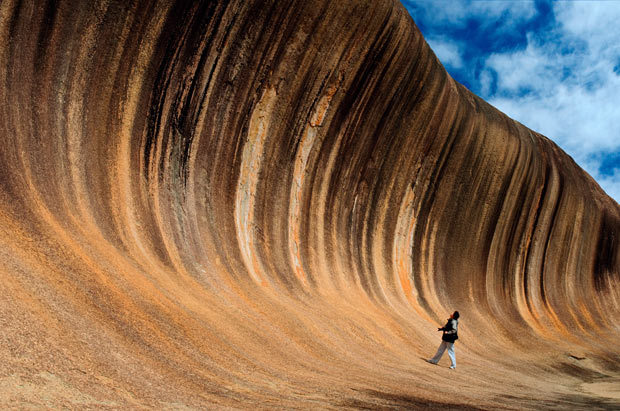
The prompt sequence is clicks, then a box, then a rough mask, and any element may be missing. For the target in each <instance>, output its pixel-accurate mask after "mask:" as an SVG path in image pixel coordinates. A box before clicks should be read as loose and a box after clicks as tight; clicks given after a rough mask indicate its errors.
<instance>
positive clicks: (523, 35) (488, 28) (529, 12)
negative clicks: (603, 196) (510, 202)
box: [402, 0, 620, 202]
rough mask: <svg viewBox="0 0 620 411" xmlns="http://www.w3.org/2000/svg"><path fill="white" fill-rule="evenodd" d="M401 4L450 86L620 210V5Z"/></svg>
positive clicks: (586, 1)
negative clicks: (554, 147)
mask: <svg viewBox="0 0 620 411" xmlns="http://www.w3.org/2000/svg"><path fill="white" fill-rule="evenodd" d="M402 2H403V4H404V5H405V7H406V8H407V10H409V13H410V14H411V16H412V17H413V19H414V21H415V22H416V24H417V25H418V27H419V28H420V30H421V31H422V34H424V37H425V38H426V40H427V41H428V43H429V44H430V46H431V48H432V49H433V51H434V52H435V54H437V57H439V59H440V60H441V62H442V63H443V65H444V66H445V67H446V69H447V70H448V72H449V73H450V74H451V75H452V77H454V78H455V79H456V80H457V81H459V82H460V83H462V84H464V85H465V86H466V87H467V88H469V89H470V90H471V91H472V92H474V93H475V94H477V95H479V96H480V97H482V98H484V99H485V100H486V101H488V102H489V103H491V104H492V105H494V106H495V107H497V108H498V109H500V110H501V111H503V112H504V113H506V114H508V115H509V116H510V117H512V118H514V119H515V120H517V121H519V122H521V123H523V124H524V125H526V126H527V127H529V128H531V129H533V130H536V131H538V132H540V133H541V134H544V135H545V136H547V137H549V138H550V139H552V140H553V141H555V142H556V143H557V144H558V145H559V146H560V147H562V149H564V151H566V152H567V153H568V154H569V155H570V156H571V157H573V158H574V159H575V161H576V162H577V163H578V164H579V165H580V166H581V167H583V168H584V169H585V170H586V171H587V172H588V173H589V174H590V175H591V176H592V177H594V179H595V180H596V181H597V182H598V183H599V184H600V185H601V187H602V188H603V189H604V190H605V191H606V192H607V193H608V194H609V195H610V196H611V197H613V198H614V199H615V200H616V201H618V202H620V1H614V0H607V1H596V0H578V1H577V0H576V1H549V0H531V1H530V0H516V1H508V0H402Z"/></svg>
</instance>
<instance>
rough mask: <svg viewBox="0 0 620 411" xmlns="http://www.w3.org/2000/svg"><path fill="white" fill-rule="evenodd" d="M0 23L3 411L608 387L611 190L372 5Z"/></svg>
mask: <svg viewBox="0 0 620 411" xmlns="http://www.w3.org/2000/svg"><path fill="white" fill-rule="evenodd" d="M0 45H1V46H0V81H1V82H2V86H1V87H0V133H1V136H2V141H1V144H0V253H1V261H2V263H1V264H0V276H1V281H0V321H1V322H2V323H1V330H2V331H1V332H0V336H1V338H2V341H1V343H0V355H1V359H2V361H0V403H1V404H2V405H3V407H5V406H33V407H42V406H45V407H109V408H126V407H130V408H136V407H137V408H139V407H154V408H181V407H184V406H187V407H190V408H194V407H195V408H199V407H205V406H206V407H214V408H219V407H233V408H236V407H239V408H245V407H249V406H259V407H272V406H273V407H286V408H298V407H299V408H316V407H335V408H340V407H353V408H356V407H370V408H381V407H394V408H401V407H410V408H416V407H425V406H430V407H441V406H446V407H450V406H460V407H471V408H476V407H481V408H502V407H506V408H541V407H542V408H544V407H558V406H559V407H580V406H586V405H587V404H590V405H597V404H598V406H601V407H607V406H609V407H612V406H617V405H618V401H620V400H618V399H617V398H616V399H614V398H613V396H614V395H617V391H616V394H614V393H613V392H612V391H613V390H614V388H613V387H616V388H615V389H616V390H617V386H618V385H617V384H618V377H619V375H620V357H619V355H618V349H617V346H618V345H617V343H618V339H619V338H620V322H619V316H620V290H619V288H620V287H619V286H620V273H619V267H620V265H619V262H620V209H619V207H618V205H617V204H616V203H615V202H614V201H613V200H611V199H610V198H609V197H607V195H605V194H604V193H603V191H601V189H600V188H599V186H598V185H597V184H596V183H595V182H594V181H593V180H592V179H591V178H590V177H589V176H588V175H587V174H586V173H584V172H583V171H582V170H581V169H580V168H579V167H578V166H577V165H576V164H575V163H574V162H573V161H572V160H571V158H569V157H568V156H567V155H566V154H564V153H563V152H562V151H561V150H560V149H559V148H558V147H557V146H556V145H555V144H554V143H552V142H551V141H549V140H548V139H546V138H545V137H543V136H541V135H539V134H537V133H535V132H533V131H531V130H529V129H527V128H526V127H524V126H523V125H521V124H519V123H517V122H515V121H513V120H511V119H509V118H508V117H507V116H505V115H504V114H502V113H500V112H499V111H497V110H496V109H494V108H493V107H491V106H489V105H488V104H487V103H485V102H484V101H482V100H481V99H479V98H478V97H476V96H474V95H473V94H472V93H470V92H469V91H468V90H466V89H465V88H464V87H463V86H461V85H460V84H458V83H456V82H455V81H454V80H453V79H452V78H450V76H449V75H448V74H447V73H446V71H445V70H444V69H443V68H442V66H441V65H440V63H439V62H438V60H437V59H436V57H435V55H434V54H433V52H432V51H431V50H430V48H429V47H428V45H427V44H426V42H425V41H424V39H423V37H422V35H421V34H420V32H419V31H418V29H417V28H416V26H415V24H414V23H413V21H412V20H411V18H410V17H409V16H408V14H407V12H406V11H405V9H404V7H403V6H402V5H400V4H399V3H396V2H394V1H392V0H385V1H375V0H367V1H353V0H346V1H345V0H343V1H329V0H303V1H301V0H300V1H267V0H265V1H258V0H253V1H247V0H232V1H224V0H222V1H215V0H214V1H195V2H194V1H172V0H152V1H132V2H127V1H124V0H123V1H121V0H118V1H117V0H100V1H92V2H90V1H79V0H60V1H51V0H50V1H45V2H44V1H41V2H38V1H22V0H3V1H2V2H1V3H0ZM593 132H594V131H593ZM455 309H457V310H459V311H460V313H461V327H460V331H459V335H460V339H459V341H458V342H457V344H456V349H457V361H458V367H457V370H455V371H452V370H449V369H448V368H447V364H448V363H447V362H446V363H441V366H439V367H438V366H433V365H431V364H428V363H426V362H425V361H424V358H427V357H429V356H431V355H432V354H433V353H434V351H435V349H436V347H437V345H438V344H439V340H440V338H439V337H440V335H439V333H437V331H436V327H438V326H441V325H442V324H443V323H444V322H445V319H446V317H447V315H448V314H450V313H451V312H452V311H453V310H455ZM443 361H447V359H444V360H443Z"/></svg>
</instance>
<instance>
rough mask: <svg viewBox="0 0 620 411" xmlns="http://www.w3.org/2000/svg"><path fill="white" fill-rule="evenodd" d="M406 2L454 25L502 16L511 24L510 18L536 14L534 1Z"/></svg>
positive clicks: (517, 18)
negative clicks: (470, 20) (471, 19)
mask: <svg viewBox="0 0 620 411" xmlns="http://www.w3.org/2000/svg"><path fill="white" fill-rule="evenodd" d="M404 3H405V4H408V3H409V4H413V5H415V6H416V7H417V8H419V9H421V10H422V12H424V13H427V14H428V15H430V16H432V19H433V22H434V23H435V24H451V25H453V26H464V25H465V24H467V20H468V19H470V18H474V19H476V20H481V21H484V22H490V21H496V19H497V18H499V17H502V20H503V23H504V24H509V21H510V20H520V19H530V18H532V17H533V16H534V15H535V14H536V7H535V4H534V2H533V1H512V0H430V1H406V0H405V1H404ZM414 18H415V16H414Z"/></svg>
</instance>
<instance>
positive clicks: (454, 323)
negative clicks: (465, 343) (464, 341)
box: [439, 318, 459, 343]
mask: <svg viewBox="0 0 620 411" xmlns="http://www.w3.org/2000/svg"><path fill="white" fill-rule="evenodd" d="M458 328H459V321H458V320H455V319H454V318H450V319H449V320H448V322H447V323H446V325H445V326H443V327H442V328H440V329H439V331H443V335H442V336H441V339H442V340H444V341H447V342H450V343H453V342H455V341H456V340H458V339H459V335H458Z"/></svg>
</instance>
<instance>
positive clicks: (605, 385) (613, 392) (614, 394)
mask: <svg viewBox="0 0 620 411" xmlns="http://www.w3.org/2000/svg"><path fill="white" fill-rule="evenodd" d="M581 388H582V389H583V390H584V391H585V392H587V393H589V394H594V395H597V396H599V397H606V398H613V399H616V400H620V379H610V380H605V381H600V382H592V383H585V384H581Z"/></svg>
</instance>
